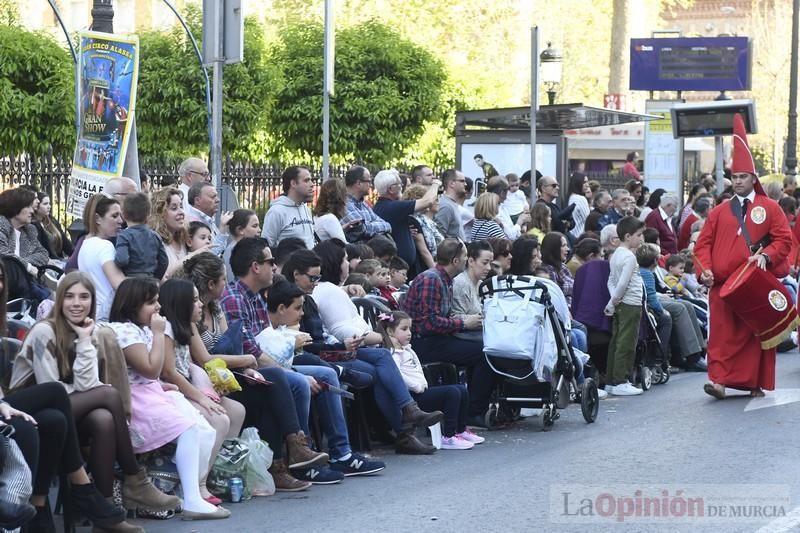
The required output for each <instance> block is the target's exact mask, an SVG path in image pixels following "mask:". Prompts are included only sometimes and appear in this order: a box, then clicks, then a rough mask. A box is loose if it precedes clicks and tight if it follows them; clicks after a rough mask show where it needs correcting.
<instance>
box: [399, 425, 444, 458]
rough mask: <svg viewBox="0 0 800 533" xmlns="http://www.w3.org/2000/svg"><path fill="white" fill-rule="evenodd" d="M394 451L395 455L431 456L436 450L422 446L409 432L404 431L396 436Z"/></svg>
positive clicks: (425, 445)
mask: <svg viewBox="0 0 800 533" xmlns="http://www.w3.org/2000/svg"><path fill="white" fill-rule="evenodd" d="M394 451H395V453H401V454H406V455H431V454H432V453H433V452H435V451H436V448H434V447H433V446H428V445H427V444H423V443H422V442H420V440H419V439H418V438H417V437H415V436H414V434H413V433H411V432H410V431H404V432H402V433H400V434H399V435H397V440H396V441H395V443H394Z"/></svg>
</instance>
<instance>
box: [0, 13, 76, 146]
mask: <svg viewBox="0 0 800 533" xmlns="http://www.w3.org/2000/svg"><path fill="white" fill-rule="evenodd" d="M0 50H2V61H0V153H11V154H20V153H23V152H30V153H39V154H41V153H44V152H45V151H47V148H48V145H49V144H52V145H53V150H54V151H55V152H56V153H65V152H67V153H69V152H71V151H72V150H73V149H74V148H75V136H76V130H75V77H74V76H75V70H74V64H73V62H72V58H71V57H70V56H69V54H68V53H67V52H66V51H65V50H64V49H63V48H61V47H60V46H59V45H58V44H57V43H56V42H55V41H54V40H53V39H51V38H50V37H48V36H46V35H44V34H39V33H33V32H29V31H26V30H24V29H22V28H20V27H19V26H17V25H10V24H0Z"/></svg>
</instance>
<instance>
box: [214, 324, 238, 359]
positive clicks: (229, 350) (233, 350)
mask: <svg viewBox="0 0 800 533" xmlns="http://www.w3.org/2000/svg"><path fill="white" fill-rule="evenodd" d="M242 346H243V339H242V321H241V320H239V319H238V318H237V319H236V320H231V323H230V324H228V329H226V330H225V333H223V334H222V336H221V337H220V338H219V339H217V343H216V344H215V345H214V347H213V348H211V350H210V352H209V353H212V354H222V355H233V354H239V353H244V348H243V347H242Z"/></svg>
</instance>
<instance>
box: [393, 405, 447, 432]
mask: <svg viewBox="0 0 800 533" xmlns="http://www.w3.org/2000/svg"><path fill="white" fill-rule="evenodd" d="M443 419H444V413H442V412H441V411H433V412H431V413H427V412H425V411H423V410H422V409H420V408H419V406H418V405H417V402H411V403H410V404H408V405H406V406H405V407H403V420H402V422H401V423H402V424H403V426H406V427H407V426H414V427H429V426H432V425H434V424H436V423H437V422H441V421H442V420H443Z"/></svg>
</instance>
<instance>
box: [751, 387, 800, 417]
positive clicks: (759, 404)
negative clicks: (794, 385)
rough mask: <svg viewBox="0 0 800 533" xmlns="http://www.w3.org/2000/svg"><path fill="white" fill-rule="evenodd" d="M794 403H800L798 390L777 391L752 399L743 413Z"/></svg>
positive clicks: (799, 391)
mask: <svg viewBox="0 0 800 533" xmlns="http://www.w3.org/2000/svg"><path fill="white" fill-rule="evenodd" d="M794 402H800V389H778V390H775V391H772V392H767V393H766V396H764V397H763V398H753V399H752V400H750V401H749V402H747V405H746V406H745V408H744V411H745V412H747V411H755V410H756V409H765V408H767V407H775V406H777V405H786V404H787V403H794Z"/></svg>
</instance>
